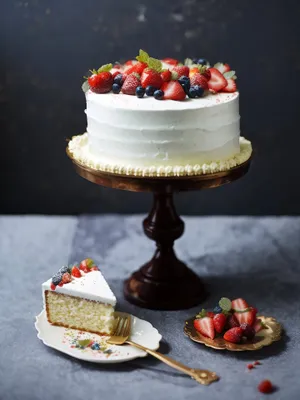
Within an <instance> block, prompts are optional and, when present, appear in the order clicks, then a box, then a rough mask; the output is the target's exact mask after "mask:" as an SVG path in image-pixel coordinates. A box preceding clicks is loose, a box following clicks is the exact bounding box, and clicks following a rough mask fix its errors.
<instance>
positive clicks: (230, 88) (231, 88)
mask: <svg viewBox="0 0 300 400" xmlns="http://www.w3.org/2000/svg"><path fill="white" fill-rule="evenodd" d="M222 92H226V93H233V92H236V82H235V80H234V79H227V86H225V87H224V89H222Z"/></svg>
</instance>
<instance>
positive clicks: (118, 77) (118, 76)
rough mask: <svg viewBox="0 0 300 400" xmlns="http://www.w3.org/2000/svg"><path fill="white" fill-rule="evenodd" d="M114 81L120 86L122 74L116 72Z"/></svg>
mask: <svg viewBox="0 0 300 400" xmlns="http://www.w3.org/2000/svg"><path fill="white" fill-rule="evenodd" d="M114 83H117V84H118V85H120V86H122V84H123V75H122V74H118V75H116V76H115V77H114Z"/></svg>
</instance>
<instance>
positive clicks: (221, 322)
mask: <svg viewBox="0 0 300 400" xmlns="http://www.w3.org/2000/svg"><path fill="white" fill-rule="evenodd" d="M226 321H227V317H226V315H225V314H223V313H220V314H216V315H215V316H214V317H213V322H214V327H215V330H216V332H218V333H222V332H223V330H224V328H225V325H226Z"/></svg>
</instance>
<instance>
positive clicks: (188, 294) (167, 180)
mask: <svg viewBox="0 0 300 400" xmlns="http://www.w3.org/2000/svg"><path fill="white" fill-rule="evenodd" d="M67 154H68V156H69V157H70V159H71V160H72V162H73V164H74V166H75V170H76V172H77V173H78V174H79V175H80V176H82V177H83V178H85V179H87V180H89V181H90V182H92V183H95V184H97V185H101V186H106V187H110V188H114V189H121V190H130V191H133V192H152V193H153V194H154V202H153V206H152V210H151V211H150V213H149V215H148V216H147V217H146V218H145V219H144V221H143V227H144V232H145V234H146V236H148V237H149V238H150V239H152V240H154V241H155V242H156V250H155V253H154V255H153V257H152V259H151V260H150V261H148V262H147V263H146V264H144V265H143V266H142V267H141V268H140V269H139V270H138V271H136V272H134V273H133V274H132V275H131V277H130V278H128V279H127V280H126V281H125V282H124V295H125V298H126V299H127V300H128V301H129V302H131V303H133V304H136V305H138V306H140V307H145V308H150V309H155V310H180V309H186V308H190V307H193V306H196V305H197V304H199V303H200V302H201V301H202V300H204V298H205V297H206V295H207V292H206V290H205V288H204V285H203V283H202V281H201V279H200V278H199V277H198V276H197V275H196V274H195V273H194V272H193V271H191V270H190V269H189V268H188V267H187V266H186V265H185V264H184V263H183V262H182V261H180V260H178V258H177V257H176V255H175V252H174V249H173V244H174V241H175V240H176V239H178V238H179V237H180V236H181V235H182V234H183V231H184V223H183V221H182V220H181V219H180V217H179V216H178V214H177V212H176V209H175V207H174V203H173V193H174V192H179V191H187V190H200V189H208V188H214V187H218V186H221V185H224V184H226V183H231V182H233V181H235V180H236V179H239V178H241V177H242V176H243V175H245V174H246V173H247V171H248V169H249V166H250V162H251V159H249V160H248V161H246V162H245V163H243V164H241V165H239V166H238V167H235V168H232V169H230V170H228V171H224V172H219V173H216V174H207V175H197V176H180V177H140V176H137V177H135V176H127V175H120V174H115V173H109V172H102V171H97V170H95V169H92V168H89V167H87V166H85V165H83V164H81V163H80V162H78V161H77V160H75V159H74V158H73V157H72V154H71V153H70V152H69V151H68V149H67Z"/></svg>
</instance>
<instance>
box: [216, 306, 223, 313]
mask: <svg viewBox="0 0 300 400" xmlns="http://www.w3.org/2000/svg"><path fill="white" fill-rule="evenodd" d="M221 312H222V308H221V307H220V306H216V307H215V308H214V313H215V314H220V313H221Z"/></svg>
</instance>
